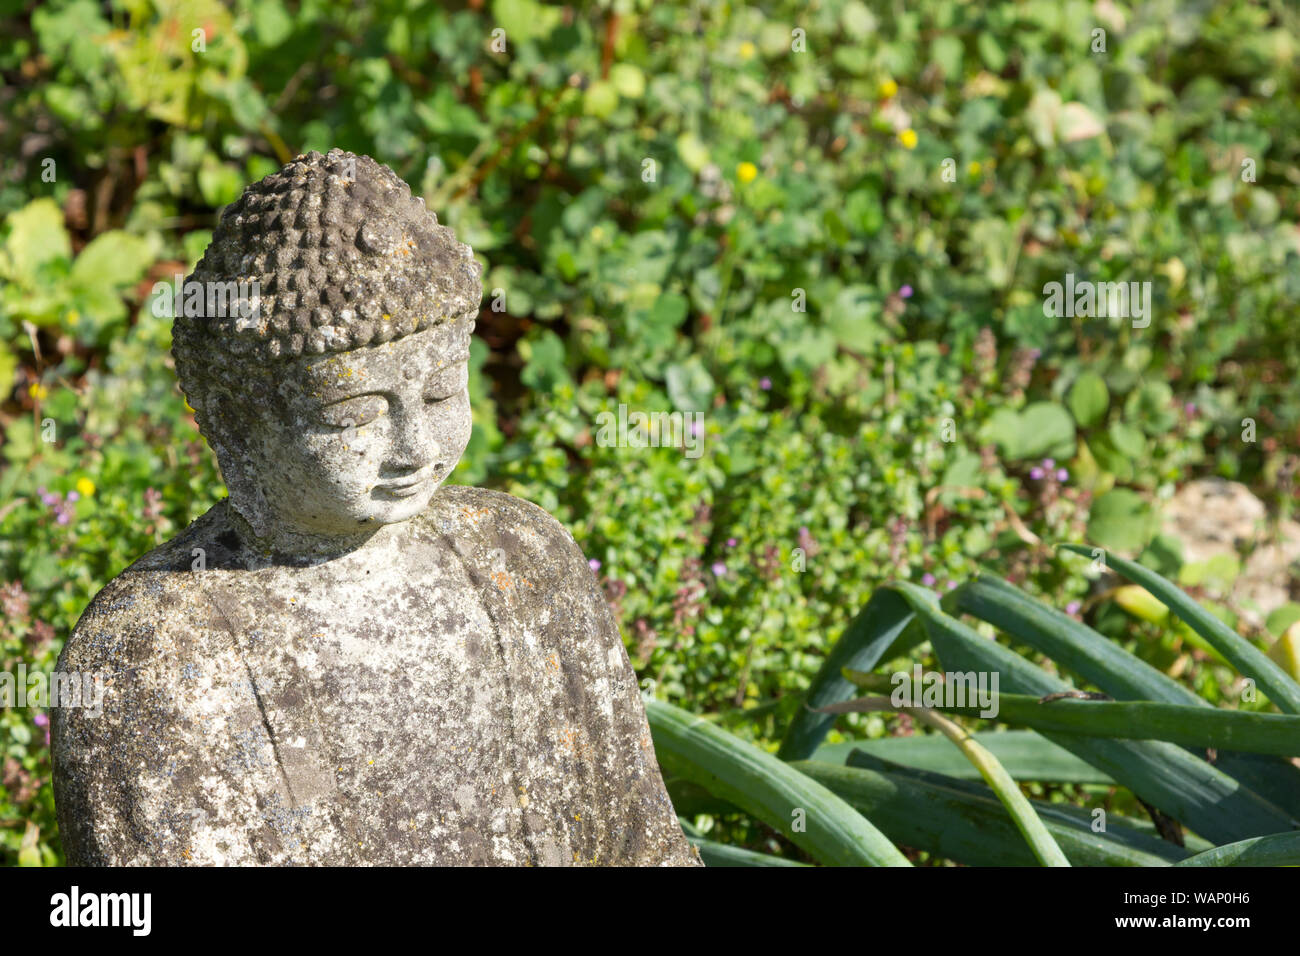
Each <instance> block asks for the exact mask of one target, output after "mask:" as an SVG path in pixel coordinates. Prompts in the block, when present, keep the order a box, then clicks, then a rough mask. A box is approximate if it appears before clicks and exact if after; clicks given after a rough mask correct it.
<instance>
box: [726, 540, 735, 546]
mask: <svg viewBox="0 0 1300 956" xmlns="http://www.w3.org/2000/svg"><path fill="white" fill-rule="evenodd" d="M735 546H736V539H735V538H728V539H727V547H728V548H734V547H735Z"/></svg>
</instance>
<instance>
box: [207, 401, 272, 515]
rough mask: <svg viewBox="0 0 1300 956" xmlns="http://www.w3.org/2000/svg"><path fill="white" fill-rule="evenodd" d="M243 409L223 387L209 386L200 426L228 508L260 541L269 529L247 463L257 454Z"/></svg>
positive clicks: (242, 403) (254, 477)
mask: <svg viewBox="0 0 1300 956" xmlns="http://www.w3.org/2000/svg"><path fill="white" fill-rule="evenodd" d="M247 405H248V402H247V401H246V400H244V401H241V400H237V399H236V398H235V396H234V395H233V394H232V393H231V392H230V390H229V389H228V388H227V387H226V386H225V385H221V384H213V385H212V386H210V387H209V388H208V390H207V392H206V393H205V394H204V396H203V408H202V409H201V411H202V421H201V422H200V425H201V426H202V432H203V437H204V438H206V439H207V440H208V444H209V445H211V446H212V451H213V452H214V453H215V454H216V456H217V465H218V466H219V467H220V468H221V479H222V480H223V481H224V482H225V483H226V490H227V492H229V494H230V504H231V506H232V507H233V508H234V509H235V510H236V511H238V512H239V514H240V515H241V516H242V517H243V519H244V520H245V521H247V522H248V524H249V526H250V527H251V528H252V529H253V533H254V534H255V535H257V536H258V537H261V536H263V535H265V534H266V533H267V532H268V531H269V529H270V525H271V514H270V510H269V507H268V504H267V500H266V495H265V493H264V492H263V490H262V487H261V484H260V483H259V482H258V480H257V474H256V472H255V471H254V470H253V469H252V468H250V467H249V466H248V463H249V462H252V461H256V460H258V454H259V452H258V449H257V448H256V447H254V444H253V443H254V442H255V441H256V436H255V435H254V434H253V431H252V430H251V429H250V423H249V422H248V420H247V418H246V416H245V415H244V414H241V411H240V410H241V408H246V407H247Z"/></svg>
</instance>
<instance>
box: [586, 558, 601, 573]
mask: <svg viewBox="0 0 1300 956" xmlns="http://www.w3.org/2000/svg"><path fill="white" fill-rule="evenodd" d="M587 566H588V567H589V568H591V570H593V571H599V570H600V562H599V561H597V560H596V559H595V558H591V559H590V560H588V561H587Z"/></svg>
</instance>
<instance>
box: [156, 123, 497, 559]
mask: <svg viewBox="0 0 1300 956" xmlns="http://www.w3.org/2000/svg"><path fill="white" fill-rule="evenodd" d="M481 271H482V270H481V267H480V266H479V265H478V263H477V262H476V261H475V260H474V258H473V252H472V250H471V249H470V248H469V247H468V246H466V245H464V244H463V243H461V242H458V241H457V240H456V237H455V234H454V233H453V232H452V231H451V230H450V229H448V228H447V227H445V226H440V225H438V220H437V217H436V216H434V214H433V213H432V212H430V211H429V210H427V209H426V208H425V206H424V200H423V199H420V198H417V197H414V196H412V195H411V189H410V187H409V186H408V185H407V184H406V183H404V182H402V180H401V179H400V178H399V177H398V176H397V174H396V173H394V172H393V171H392V170H391V169H389V168H388V167H387V166H383V165H381V164H379V163H377V162H375V161H374V160H373V159H371V158H370V157H368V156H355V155H353V154H352V153H346V152H343V151H342V150H338V149H334V150H330V152H329V154H328V155H325V156H322V155H321V154H320V153H315V152H313V153H308V154H306V155H304V156H299V157H298V158H297V159H295V160H293V161H292V162H291V163H289V164H288V165H286V166H285V167H284V168H283V169H281V170H280V171H279V172H277V173H273V174H272V175H270V176H268V177H266V178H265V179H263V180H262V181H261V182H258V183H254V184H253V185H251V186H249V187H248V189H246V190H245V191H244V194H243V195H242V196H241V197H240V198H239V200H238V201H237V202H235V203H233V204H231V205H230V206H229V207H228V208H227V209H226V210H225V213H224V214H223V215H222V218H221V223H220V225H219V226H218V227H217V230H216V232H215V233H214V234H213V237H212V243H211V244H210V245H209V246H208V249H207V251H206V253H205V254H204V256H203V258H202V260H200V262H199V264H198V265H197V266H196V267H195V269H194V272H193V274H192V275H191V276H189V277H188V278H187V280H186V287H187V288H190V287H191V286H190V283H194V282H197V283H201V284H204V287H205V288H212V287H211V286H207V285H206V284H208V283H213V284H220V285H222V286H224V287H226V288H231V286H230V283H235V284H236V286H238V287H239V288H243V289H246V290H254V293H255V294H251V295H249V296H248V299H247V301H245V302H236V301H235V300H234V297H233V296H232V297H229V298H227V297H224V296H212V295H204V296H203V297H202V298H203V307H201V308H200V309H197V310H195V309H180V310H178V312H177V316H176V319H175V322H174V325H173V330H172V339H173V345H172V353H173V355H174V356H175V358H176V373H177V376H178V377H179V379H180V384H181V388H182V390H183V391H184V392H185V395H186V397H187V398H188V399H189V402H190V405H191V406H193V408H194V409H195V412H196V415H195V418H196V420H197V421H198V424H199V428H200V430H201V431H202V433H203V435H204V437H205V438H206V439H207V440H208V442H209V444H211V445H212V448H213V450H214V451H215V452H216V455H217V461H218V463H219V464H220V465H221V472H222V476H223V477H224V478H225V481H226V485H227V487H228V488H229V491H230V503H231V505H232V506H233V507H234V509H235V510H236V511H237V512H238V513H239V515H241V516H242V517H243V519H244V520H245V521H247V523H248V525H249V527H250V529H251V531H252V533H253V534H254V536H255V537H256V538H257V539H259V540H260V541H262V542H263V543H265V544H267V545H268V546H284V545H285V543H286V542H289V543H291V546H292V544H294V543H298V544H303V543H304V542H306V543H307V544H303V547H305V548H309V547H310V546H311V545H310V542H316V541H320V540H322V539H324V540H328V539H331V538H352V537H354V536H358V535H362V536H364V535H366V534H368V533H372V532H373V531H374V530H376V529H377V528H378V527H380V526H382V525H385V524H392V523H394V522H398V521H404V520H406V519H407V518H411V517H413V516H414V515H416V514H419V513H420V512H421V511H423V510H424V509H425V507H427V505H428V503H429V499H430V498H431V497H432V496H433V493H434V491H436V490H437V488H438V486H439V485H440V484H441V483H442V481H443V480H444V479H445V478H446V477H447V475H448V473H449V472H450V471H451V470H452V468H454V467H455V465H456V462H457V461H459V459H460V456H461V454H462V453H463V452H464V450H465V446H466V444H467V443H468V441H469V435H470V408H469V393H468V365H467V362H468V358H469V340H470V333H471V332H472V331H473V329H474V318H475V316H476V315H477V313H478V309H479V303H480V301H481V299H482V294H483V288H482V283H481V281H480V274H481ZM216 306H224V307H221V308H218V307H216ZM196 311H197V312H200V313H202V314H197V315H196V314H193V313H194V312H196Z"/></svg>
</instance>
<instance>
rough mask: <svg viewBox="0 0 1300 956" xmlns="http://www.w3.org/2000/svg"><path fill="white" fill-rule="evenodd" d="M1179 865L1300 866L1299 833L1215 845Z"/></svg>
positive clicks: (1271, 835) (1293, 831) (1292, 832)
mask: <svg viewBox="0 0 1300 956" xmlns="http://www.w3.org/2000/svg"><path fill="white" fill-rule="evenodd" d="M1178 865H1179V866H1300V830H1292V831H1291V832H1289V833H1271V834H1269V835H1268V836H1262V837H1254V838H1253V839H1250V840H1239V841H1238V842H1236V843H1229V844H1227V845H1226V846H1217V847H1215V848H1214V849H1213V850H1206V851H1205V852H1204V853H1198V854H1196V856H1193V857H1188V858H1187V859H1186V860H1183V861H1181V862H1180V863H1179V864H1178Z"/></svg>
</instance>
